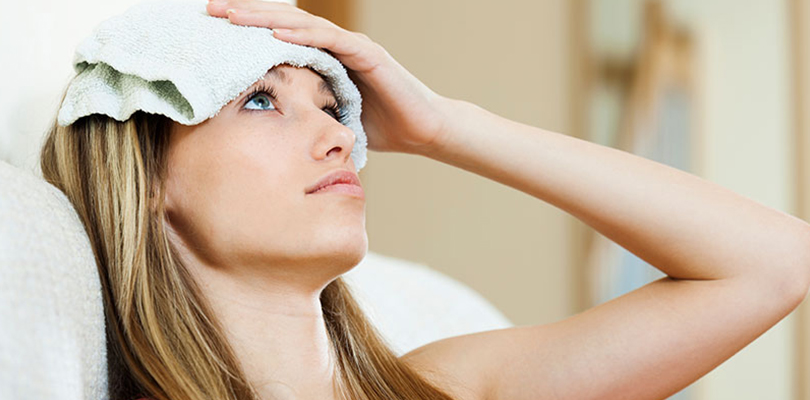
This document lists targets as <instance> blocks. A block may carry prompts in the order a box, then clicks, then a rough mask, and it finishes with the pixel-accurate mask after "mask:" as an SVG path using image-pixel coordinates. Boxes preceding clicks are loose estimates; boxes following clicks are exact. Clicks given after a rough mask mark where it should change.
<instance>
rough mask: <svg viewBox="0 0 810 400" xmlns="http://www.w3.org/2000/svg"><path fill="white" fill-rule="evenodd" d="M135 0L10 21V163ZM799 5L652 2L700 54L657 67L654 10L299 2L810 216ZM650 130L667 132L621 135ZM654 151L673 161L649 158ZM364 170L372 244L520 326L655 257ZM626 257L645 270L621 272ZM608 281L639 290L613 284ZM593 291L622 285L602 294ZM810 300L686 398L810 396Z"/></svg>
mask: <svg viewBox="0 0 810 400" xmlns="http://www.w3.org/2000/svg"><path fill="white" fill-rule="evenodd" d="M133 3H135V1H133V0H118V1H112V0H106V1H101V0H77V1H73V2H69V3H67V2H58V1H55V0H31V1H27V2H20V3H15V11H14V12H13V13H3V14H2V15H0V50H2V51H1V52H0V54H2V56H0V57H2V61H4V62H2V63H0V159H2V160H5V161H8V162H10V163H12V164H14V165H17V166H19V167H21V168H25V169H28V170H31V171H37V166H36V157H37V151H38V146H39V143H40V140H41V138H42V133H43V132H44V130H45V129H46V127H47V126H48V125H49V124H50V123H51V122H52V120H53V118H54V115H55V112H56V108H57V106H58V104H57V101H58V100H59V95H60V93H61V90H62V89H63V88H64V85H65V84H66V83H67V80H68V79H69V77H70V76H71V74H72V69H71V67H70V61H71V60H72V54H73V49H74V48H75V46H76V44H78V42H79V41H80V40H81V39H82V38H83V37H85V36H87V35H88V34H89V33H90V32H91V30H92V28H93V27H94V26H95V25H96V24H97V23H98V22H99V21H101V20H103V19H105V18H107V17H109V16H111V15H113V14H117V13H120V12H122V11H123V10H124V9H126V8H127V7H128V6H129V5H131V4H133ZM805 3H806V1H805V0H737V1H733V0H713V1H711V2H703V1H698V0H668V1H662V2H659V4H660V6H661V15H660V17H661V18H662V19H661V21H665V23H666V24H667V26H670V27H671V28H672V31H671V32H675V34H674V36H673V37H675V38H676V39H673V41H669V42H667V41H665V42H663V43H681V44H683V43H688V45H686V46H685V47H683V46H680V45H673V47H672V48H677V49H681V50H683V49H685V48H688V49H689V50H688V51H687V52H686V53H676V54H687V53H688V54H689V56H688V57H686V56H679V57H676V58H675V60H672V59H671V58H670V59H669V61H664V63H665V64H666V63H674V64H678V65H679V66H678V68H675V69H667V68H660V67H650V64H649V62H645V61H644V60H649V58H645V57H643V56H642V55H650V54H670V53H667V52H666V51H659V49H661V48H669V47H667V45H659V44H656V43H662V42H659V41H654V40H652V39H651V38H652V37H653V36H654V35H652V33H651V31H650V29H649V28H650V24H649V23H648V22H649V20H648V19H647V18H646V17H645V15H647V14H645V9H646V7H647V2H645V1H643V0H593V1H591V0H569V1H564V0H533V1H527V0H524V1H518V0H505V1H501V2H498V3H493V2H484V1H470V0H467V1H459V0H445V1H441V2H435V1H427V0H412V1H408V2H395V1H372V0H329V1H325V0H305V1H301V0H299V2H298V5H299V6H301V7H302V8H304V9H307V10H309V11H311V12H313V13H315V14H318V15H323V16H325V17H327V18H329V19H331V20H333V21H335V22H336V23H338V24H339V25H341V26H344V27H346V28H348V29H350V30H355V31H361V32H364V33H366V34H367V35H368V36H369V37H371V38H372V39H373V40H375V41H377V42H378V43H380V44H382V45H383V46H384V47H385V48H386V49H387V50H388V51H389V52H390V53H391V54H392V55H393V56H394V57H395V58H396V59H397V60H398V61H399V62H400V63H401V64H402V65H404V66H405V67H406V68H407V69H408V70H410V71H411V72H412V73H413V74H414V75H415V76H416V77H418V78H419V79H421V80H422V81H423V82H425V83H426V84H427V85H428V86H430V87H431V88H433V90H435V91H436V92H438V93H439V94H442V95H444V96H448V97H453V98H460V99H464V100H468V101H471V102H474V103H476V104H478V105H480V106H482V107H484V108H486V109H488V110H490V111H492V112H494V113H496V114H499V115H501V116H504V117H506V118H509V119H513V120H516V121H519V122H522V123H526V124H529V125H534V126H538V127H542V128H544V129H549V130H553V131H557V132H561V133H564V134H569V135H573V136H577V137H581V138H585V139H588V140H592V141H595V142H599V143H602V144H605V145H611V146H616V147H620V148H626V149H628V150H630V151H633V150H634V149H636V150H638V151H642V150H639V149H653V150H656V151H660V150H662V149H663V150H666V149H667V148H668V147H667V145H666V143H667V142H662V141H658V142H652V141H647V142H644V143H647V146H648V147H640V145H638V143H641V142H640V141H635V142H634V141H633V138H645V137H649V138H660V137H664V136H661V135H662V134H663V133H662V132H664V131H666V134H667V135H670V136H668V137H674V138H679V137H680V138H681V139H683V142H679V143H682V144H684V146H688V147H684V148H682V150H683V151H682V153H678V154H688V155H689V159H688V161H687V162H685V163H684V164H683V165H682V166H683V168H685V169H689V170H690V172H692V173H694V174H696V175H699V176H702V177H704V178H705V179H708V180H711V181H713V182H716V183H718V184H720V185H722V186H725V187H727V188H729V189H731V190H734V191H736V192H738V193H740V194H742V195H745V196H747V197H749V198H751V199H753V200H755V201H759V202H761V203H763V204H766V205H768V206H771V207H774V208H777V209H780V210H783V211H785V212H788V213H791V214H794V215H800V216H801V217H802V218H805V219H807V218H808V212H810V204H808V202H810V196H808V195H807V194H806V192H807V188H806V183H805V181H806V179H803V178H802V177H810V167H808V166H807V163H806V161H804V160H805V157H806V156H807V155H808V154H810V143H808V140H807V136H808V134H810V130H809V129H810V123H808V122H807V118H806V116H807V115H810V101H809V100H808V99H810V84H808V81H810V79H808V78H807V74H806V73H805V74H804V75H802V71H805V70H806V69H807V66H808V65H810V63H808V58H807V57H808V54H810V44H809V43H808V42H810V40H807V34H808V32H809V31H808V29H807V26H810V10H808V9H809V8H810V7H808V6H807V4H805ZM662 23H663V22H662ZM652 25H653V27H654V26H658V25H659V24H657V23H656V24H652ZM799 27H803V28H801V29H799ZM653 31H655V30H653ZM678 38H680V39H678ZM802 38H803V41H802V40H800V39H802ZM681 39H683V40H681ZM667 51H668V50H667ZM678 51H680V50H678ZM684 51H685V50H684ZM651 57H652V56H651ZM661 57H663V58H662V59H664V60H666V56H661ZM685 59H688V62H683V61H684V60H685ZM678 60H680V62H679V61H678ZM674 64H673V65H674ZM681 64H683V65H681ZM666 65H669V64H666ZM679 71H680V72H679ZM684 71H686V72H684ZM802 76H804V79H803V80H802V79H801V77H802ZM671 82H678V83H676V84H675V85H676V87H678V86H677V85H684V86H683V89H684V91H683V93H686V94H687V95H686V96H685V97H684V99H686V100H685V102H684V103H678V104H682V106H678V107H681V108H678V107H675V108H672V107H670V108H667V106H662V107H659V108H656V107H646V106H644V105H645V104H647V105H649V104H657V103H655V99H667V98H668V97H666V96H664V95H662V93H669V92H667V89H668V88H671V87H673V86H672V85H671ZM684 82H686V83H684ZM634 99H635V100H634ZM638 99H648V100H651V101H650V102H645V101H638ZM661 104H664V105H666V104H669V103H666V101H662V103H661ZM662 110H664V111H662ZM666 110H670V111H666ZM671 110H675V111H678V110H682V111H685V110H688V113H687V114H686V115H687V116H688V118H687V119H686V121H687V122H688V124H677V123H675V124H674V125H673V124H671V123H668V122H666V121H671V120H670V119H667V118H668V117H667V116H671V115H676V116H678V115H680V116H681V118H682V119H681V120H678V119H675V120H674V121H675V122H678V121H681V122H683V114H678V113H677V112H675V113H673V112H671ZM659 114H661V115H663V116H664V117H667V118H663V117H661V115H659ZM659 117H661V118H659ZM639 119H640V120H642V121H646V122H650V121H654V122H655V123H654V124H653V125H647V128H645V129H635V128H633V129H630V128H628V126H635V125H628V123H629V121H636V120H639ZM661 121H664V122H663V123H662V122H661ZM656 124H657V125H656ZM650 126H656V127H658V128H661V127H662V126H663V127H665V128H666V129H658V128H650ZM673 127H674V128H673ZM678 129H683V130H682V132H683V135H682V136H678V135H677V133H678V132H681V131H679V130H678ZM673 132H674V133H673ZM622 135H624V136H622ZM645 135H646V136H645ZM611 137H613V138H615V139H616V141H613V139H610V138H611ZM619 137H624V138H625V139H623V140H625V141H624V142H621V141H619V140H618V138H619ZM622 143H624V144H622ZM632 143H636V145H632ZM650 143H652V144H650ZM634 146H635V147H634ZM685 149H688V151H687V150H685ZM644 151H646V150H644ZM659 156H661V157H664V158H662V160H670V161H671V160H676V158H666V157H672V154H670V155H666V154H665V153H653V152H651V153H649V157H650V158H656V157H659ZM663 162H669V161H663ZM672 162H673V163H675V161H672ZM368 165H369V167H370V168H366V169H364V170H363V171H362V172H361V173H360V176H361V179H362V180H363V182H364V186H365V187H366V193H367V199H368V204H367V211H368V215H367V226H368V233H369V249H370V251H374V252H378V253H383V254H386V255H390V256H395V257H400V258H404V259H408V260H412V261H417V262H421V263H424V264H427V265H429V266H430V267H432V268H434V269H437V270H439V271H442V272H444V273H446V274H448V275H450V276H452V277H454V278H456V279H458V280H460V281H462V282H464V283H466V284H467V285H468V286H470V287H472V288H473V289H475V290H477V291H478V292H480V293H481V294H483V295H484V296H485V297H487V298H488V299H490V301H491V302H492V303H493V304H495V305H496V306H497V307H498V308H500V309H501V310H502V311H503V312H504V313H505V314H506V315H507V316H508V317H509V318H510V319H511V320H512V321H513V322H514V323H515V324H517V325H528V324H544V323H549V322H553V321H556V320H559V319H562V318H565V317H567V316H570V315H572V314H574V313H576V312H579V311H582V310H583V309H585V308H587V307H591V306H593V305H595V304H598V303H599V302H600V301H603V300H604V298H602V297H600V293H601V295H602V296H605V295H616V293H619V292H620V291H622V290H627V289H629V288H630V287H631V286H637V285H639V284H641V282H642V281H643V280H644V279H649V277H650V276H649V275H644V274H646V273H647V272H645V270H644V269H643V268H649V266H639V265H636V264H621V263H619V264H616V265H613V264H614V261H615V259H614V258H610V259H604V258H600V257H601V256H600V255H603V254H606V253H598V252H595V251H594V249H595V248H597V247H595V243H600V241H599V235H598V234H596V233H594V232H593V231H592V230H591V229H590V228H588V227H587V226H585V225H584V224H582V223H581V222H579V221H578V220H576V219H574V218H573V217H571V216H569V215H567V214H565V213H564V212H562V211H560V210H558V209H556V208H554V207H552V206H550V205H548V204H546V203H543V202H541V201H539V200H537V199H535V198H533V197H531V196H528V195H526V194H524V193H521V192H518V191H516V190H514V189H511V188H509V187H506V186H504V185H501V184H499V183H495V182H492V181H488V180H486V179H484V178H481V177H479V176H476V175H474V174H471V173H469V172H466V171H463V170H460V169H457V168H454V167H450V166H447V165H443V164H441V163H438V162H435V161H433V160H429V159H425V158H420V157H416V156H410V155H402V154H390V153H376V152H370V153H369V164H368ZM538 173H544V171H538ZM602 243H603V247H602V248H604V249H607V248H609V247H606V246H609V243H604V242H602ZM614 250H615V251H620V250H619V249H614ZM623 265H624V266H625V267H627V266H628V265H635V267H633V268H636V269H634V270H622V269H621V268H624V267H622V266H623ZM611 268H613V269H611ZM605 271H608V272H610V273H614V275H615V273H622V274H624V275H620V276H623V277H625V278H627V277H632V278H633V279H635V280H633V279H630V280H627V279H625V280H624V281H623V282H624V285H625V286H616V284H615V282H614V281H610V280H607V279H606V277H610V276H611V275H610V274H609V273H606V272H605ZM617 282H618V281H617ZM628 282H629V283H628ZM599 285H601V286H599ZM611 285H612V286H611ZM628 285H630V286H628ZM599 287H602V288H607V289H610V290H602V291H601V292H599V291H596V290H595V288H599ZM808 308H810V307H808V306H807V305H804V306H803V311H802V312H801V313H794V314H793V315H791V316H790V317H789V318H787V319H786V320H784V321H783V322H781V323H780V324H779V325H777V326H776V327H775V328H773V329H772V330H770V331H769V332H768V333H766V335H764V336H763V337H761V338H760V339H759V340H757V341H756V342H754V343H753V344H752V345H750V346H748V347H747V348H746V349H744V350H743V351H741V352H740V353H739V354H737V355H736V356H734V357H733V358H732V359H731V360H729V361H727V362H726V363H724V364H723V365H721V366H720V367H719V368H718V369H716V370H715V371H713V372H711V373H709V374H708V375H706V376H705V377H704V378H703V379H701V380H700V381H698V382H697V383H695V384H694V385H692V386H691V387H690V388H688V390H685V391H684V392H682V393H680V394H679V395H678V398H679V399H690V400H714V399H751V400H754V399H757V400H760V399H775V400H782V399H784V400H798V399H808V400H810V388H809V387H808V383H807V382H808V381H810V367H808V362H809V361H808V360H810V337H809V335H808V332H810V310H808ZM800 316H801V317H802V318H800Z"/></svg>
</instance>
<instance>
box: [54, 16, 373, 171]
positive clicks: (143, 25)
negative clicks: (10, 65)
mask: <svg viewBox="0 0 810 400" xmlns="http://www.w3.org/2000/svg"><path fill="white" fill-rule="evenodd" d="M205 8H206V2H204V1H167V0H161V1H147V2H143V3H139V4H136V5H135V6H132V7H131V8H129V9H128V10H127V11H126V12H124V13H123V14H121V15H118V16H115V17H112V18H110V19H108V20H105V21H104V22H102V23H101V24H99V25H98V26H97V27H96V28H95V30H94V31H93V33H92V34H91V36H90V37H88V38H87V39H85V40H84V41H82V42H81V43H80V44H79V46H78V47H77V49H76V53H75V55H74V60H73V66H74V69H75V71H76V73H77V75H76V76H75V77H74V78H73V80H72V81H71V82H70V84H69V86H68V89H67V93H66V96H65V99H64V101H63V102H62V105H61V107H60V109H59V114H58V117H57V122H58V123H59V125H62V126H66V125H69V124H71V123H73V122H74V121H76V120H77V119H79V118H80V117H83V116H85V115H89V114H95V113H97V114H105V115H108V116H110V117H113V118H115V119H116V120H119V121H124V120H126V119H128V118H129V117H130V115H132V113H133V112H135V111H137V110H143V111H145V112H149V113H154V114H163V115H165V116H167V117H169V118H171V119H173V120H175V121H177V122H179V123H181V124H184V125H196V124H198V123H200V122H203V121H205V120H206V119H208V118H210V117H213V116H215V115H216V114H217V113H218V112H219V110H220V109H221V108H222V106H224V105H225V104H227V103H228V102H230V101H231V100H233V99H234V98H236V97H237V96H238V95H239V94H240V93H242V92H243V91H244V90H245V89H247V88H248V87H250V86H251V85H252V84H253V83H255V82H257V81H258V80H260V79H261V78H263V77H264V75H265V74H266V73H267V71H268V70H269V69H270V68H272V67H274V66H276V65H278V64H289V65H292V66H296V67H310V68H312V69H313V70H314V71H316V72H319V73H321V74H322V76H323V77H324V79H325V80H326V81H327V83H328V84H330V86H331V87H332V89H333V90H334V92H335V96H336V100H337V102H338V105H339V107H340V108H341V109H342V110H343V111H344V112H345V116H344V117H343V119H342V120H341V123H342V124H344V125H346V126H348V127H349V128H351V129H352V130H353V131H354V133H355V136H356V137H357V140H356V141H355V144H354V148H352V154H351V156H352V159H353V160H354V164H355V167H356V168H357V170H358V171H359V170H360V169H362V168H363V167H364V166H365V163H366V135H365V131H364V130H363V126H362V124H361V122H360V112H361V102H362V99H361V97H360V91H359V90H358V89H357V87H356V86H355V84H354V83H353V82H352V81H351V79H349V76H348V75H347V73H346V69H345V68H344V66H343V65H342V64H341V63H340V61H338V60H337V59H336V58H334V57H333V56H332V55H331V54H329V53H327V52H326V51H324V50H321V49H318V48H314V47H309V46H302V45H298V44H294V43H289V42H284V41H282V40H279V39H276V38H275V37H273V34H272V30H271V29H268V28H261V27H253V26H242V25H236V24H232V23H231V22H230V21H228V20H227V19H225V18H218V17H212V16H210V15H208V12H207V11H206V9H205Z"/></svg>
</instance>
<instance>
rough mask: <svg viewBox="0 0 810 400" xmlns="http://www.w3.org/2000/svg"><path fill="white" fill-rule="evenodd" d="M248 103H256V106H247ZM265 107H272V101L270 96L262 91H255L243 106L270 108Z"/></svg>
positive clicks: (252, 108) (259, 108) (250, 108)
mask: <svg viewBox="0 0 810 400" xmlns="http://www.w3.org/2000/svg"><path fill="white" fill-rule="evenodd" d="M250 104H256V105H257V106H258V108H254V107H249V105H250ZM267 107H273V102H271V101H270V97H269V96H268V95H267V94H266V93H262V92H259V93H256V95H255V96H253V97H251V98H250V99H249V100H248V101H247V103H245V108H246V109H248V110H271V108H267Z"/></svg>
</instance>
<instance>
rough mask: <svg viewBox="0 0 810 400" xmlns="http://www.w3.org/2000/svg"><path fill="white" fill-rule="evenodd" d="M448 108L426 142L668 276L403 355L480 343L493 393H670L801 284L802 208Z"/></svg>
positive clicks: (742, 338)
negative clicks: (539, 322)
mask: <svg viewBox="0 0 810 400" xmlns="http://www.w3.org/2000/svg"><path fill="white" fill-rule="evenodd" d="M445 107H446V108H445V114H446V115H448V116H450V117H449V118H447V120H446V123H445V127H444V130H443V131H442V132H441V135H440V136H438V137H437V140H436V141H435V142H434V143H432V144H431V145H430V146H425V147H423V148H421V149H419V153H420V154H423V155H425V156H428V157H430V158H432V159H435V160H438V161H441V162H444V163H448V164H451V165H454V166H457V167H459V168H463V169H465V170H468V171H471V172H474V173H476V174H479V175H482V176H485V177H487V178H490V179H493V180H495V181H498V182H501V183H503V184H505V185H509V186H511V187H513V188H516V189H518V190H521V191H523V192H525V193H528V194H530V195H532V196H534V197H536V198H538V199H541V200H544V201H546V202H548V203H550V204H553V205H555V206H557V207H559V208H560V209H562V210H565V211H567V212H569V213H570V214H572V215H574V216H575V217H577V218H579V219H580V220H582V221H583V222H585V223H587V224H588V225H590V226H591V227H593V228H594V229H596V230H597V231H599V232H600V233H602V234H603V235H605V236H606V237H608V238H609V239H611V240H613V241H615V242H616V243H618V244H619V245H621V246H622V247H624V248H626V249H627V250H629V251H631V252H633V253H634V254H636V255H637V256H639V257H640V258H642V259H644V260H645V261H647V262H648V263H650V264H651V265H653V266H655V267H656V268H658V269H660V270H661V271H663V272H664V273H666V274H667V275H668V277H666V278H663V279H660V280H658V281H655V282H653V283H650V284H648V285H646V286H644V287H642V288H640V289H638V290H636V291H633V292H631V293H628V294H626V295H624V296H621V297H619V298H617V299H614V300H612V301H609V302H607V303H605V304H602V305H600V306H597V307H594V308H592V309H590V310H587V311H585V312H583V313H581V314H578V315H576V316H573V317H571V318H569V319H566V320H563V321H560V322H557V323H554V324H550V325H546V326H531V327H518V328H515V329H507V330H501V331H493V332H485V333H482V334H475V335H468V336H467V337H462V339H460V340H456V339H457V338H451V339H449V340H447V341H445V342H444V343H442V342H441V341H440V342H436V343H435V344H429V345H427V346H425V347H424V348H421V349H417V350H415V351H414V352H412V353H411V354H408V355H406V356H405V357H406V358H412V359H414V360H416V361H419V359H420V358H423V359H431V360H436V359H452V358H453V357H454V354H466V355H467V356H468V357H471V358H472V357H473V356H470V352H471V351H472V352H474V353H480V354H482V355H483V356H482V357H483V358H486V360H480V359H476V363H477V364H478V365H484V366H481V367H480V368H478V369H479V370H480V371H474V372H470V373H480V374H481V375H480V376H481V377H482V379H485V380H487V382H488V386H487V391H488V396H487V397H488V398H495V399H525V400H529V399H538V398H554V399H662V398H665V397H667V396H669V395H671V394H673V393H675V392H677V391H678V390H680V389H682V388H684V387H686V386H688V385H689V384H690V383H692V382H694V381H695V380H697V379H698V378H700V377H701V376H702V375H704V374H706V373H707V372H709V371H710V370H712V369H713V368H715V367H716V366H718V365H719V364H720V363H722V362H723V361H725V360H726V359H728V358H729V357H731V356H732V355H734V354H735V353H736V352H738V351H739V350H740V349H742V348H743V347H744V346H746V345H747V344H749V343H750V342H752V341H753V340H754V339H756V338H757V337H758V336H760V335H761V334H762V333H763V332H765V331H766V330H767V329H769V328H770V327H772V326H773V325H774V324H776V323H777V322H778V321H779V320H780V319H782V318H783V317H785V316H786V315H787V314H789V313H790V312H791V311H792V310H793V309H794V308H796V307H797V306H798V304H799V303H800V302H801V301H802V300H803V299H804V297H805V295H806V294H807V291H808V286H810V226H808V224H807V223H805V222H804V221H802V220H800V219H797V218H795V217H793V216H790V215H788V214H785V213H783V212H780V211H777V210H774V209H772V208H769V207H766V206H764V205H761V204H759V203H757V202H755V201H752V200H749V199H747V198H745V197H743V196H740V195H738V194H736V193H734V192H732V191H730V190H727V189H725V188H723V187H721V186H719V185H716V184H714V183H711V182H709V181H706V180H704V179H701V178H699V177H697V176H694V175H691V174H688V173H686V172H683V171H681V170H678V169H676V168H672V167H669V166H666V165H663V164H659V163H656V162H654V161H651V160H648V159H645V158H643V157H639V156H636V155H633V154H631V153H627V152H624V151H620V150H617V149H614V148H610V147H605V146H601V145H598V144H595V143H592V142H588V141H585V140H581V139H577V138H574V137H570V136H566V135H562V134H558V133H554V132H549V131H546V130H543V129H539V128H535V127H532V126H528V125H524V124H521V123H518V122H515V121H510V120H508V119H505V118H502V117H500V116H498V115H496V114H494V113H491V112H489V111H487V110H485V109H483V108H481V107H478V106H476V105H474V104H472V103H469V102H465V101H460V100H447V102H446V103H445ZM491 212H496V210H492V211H491ZM552 267H554V266H549V268H552ZM484 343H485V344H486V345H487V349H486V350H470V349H474V348H475V346H476V345H479V344H484ZM431 346H432V347H431ZM464 348H466V349H467V351H466V352H464V351H463V350H462V349H464ZM488 361H489V363H488ZM458 362H460V361H458ZM447 363H448V364H446V365H445V367H446V369H448V370H449V369H450V367H451V363H453V361H448V362H447Z"/></svg>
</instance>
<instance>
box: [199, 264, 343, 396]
mask: <svg viewBox="0 0 810 400" xmlns="http://www.w3.org/2000/svg"><path fill="white" fill-rule="evenodd" d="M196 275H197V278H198V281H199V282H200V283H201V285H200V286H201V287H202V288H203V291H204V292H205V295H206V296H207V298H208V300H209V302H210V303H211V305H212V307H213V308H214V312H215V313H216V315H217V318H219V320H220V322H221V323H222V326H223V327H224V329H225V334H226V335H227V339H228V341H229V343H230V344H231V346H232V347H233V349H234V351H235V353H236V356H237V358H238V359H239V361H240V363H241V365H242V368H243V369H244V371H245V373H246V375H247V378H248V380H249V381H250V382H251V383H252V384H253V385H254V386H255V387H256V389H257V390H258V391H259V393H260V395H261V397H262V399H290V400H292V399H314V398H317V399H333V398H335V393H334V389H333V388H334V386H333V385H334V381H335V378H336V372H335V371H336V369H335V367H336V364H335V359H334V357H333V355H332V345H331V341H330V339H329V335H328V333H327V330H326V324H325V321H324V318H323V313H322V311H321V303H320V299H319V297H320V289H318V288H314V289H309V290H304V289H303V288H301V287H298V288H294V287H292V286H290V285H284V284H283V283H282V282H283V281H280V280H252V281H250V282H244V281H239V280H238V279H237V278H235V277H234V276H232V275H224V274H221V272H218V270H216V269H208V268H204V269H201V270H198V271H197V274H196Z"/></svg>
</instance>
